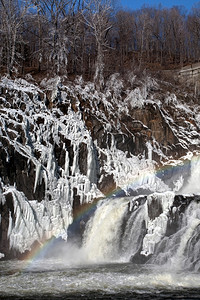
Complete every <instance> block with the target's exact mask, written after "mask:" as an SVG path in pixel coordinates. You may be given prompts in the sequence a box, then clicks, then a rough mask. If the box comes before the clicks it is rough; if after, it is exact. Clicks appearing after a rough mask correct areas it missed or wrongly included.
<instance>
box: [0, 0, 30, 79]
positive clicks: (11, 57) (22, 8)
mask: <svg viewBox="0 0 200 300" xmlns="http://www.w3.org/2000/svg"><path fill="white" fill-rule="evenodd" d="M29 7H30V3H29V1H28V0H27V1H23V4H21V5H19V3H18V1H17V0H0V11H1V34H2V37H3V41H4V46H3V47H4V53H5V63H6V67H7V73H8V74H9V75H10V76H11V75H12V74H13V71H14V67H17V65H18V64H17V63H18V61H19V59H22V57H21V52H20V50H21V47H20V45H22V44H23V34H22V33H23V22H24V17H25V15H26V14H27V12H28V9H29Z"/></svg>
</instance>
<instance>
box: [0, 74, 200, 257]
mask: <svg viewBox="0 0 200 300" xmlns="http://www.w3.org/2000/svg"><path fill="white" fill-rule="evenodd" d="M0 93H1V94H0V116H1V118H0V154H1V156H0V157H1V158H0V253H2V255H1V256H5V257H7V258H9V257H15V256H20V255H21V254H23V253H25V252H26V251H30V250H31V248H32V247H33V245H34V243H36V242H40V243H42V242H43V241H44V240H46V239H50V238H51V237H52V236H56V237H58V236H59V237H60V236H61V237H62V238H63V239H67V231H66V229H67V227H68V226H69V224H71V223H72V220H73V216H74V213H76V211H77V210H78V208H79V207H80V205H86V204H87V203H90V202H92V201H94V199H99V198H102V197H105V196H108V195H110V194H111V193H112V195H114V196H117V195H137V194H140V193H143V194H145V193H150V192H154V191H157V192H163V191H166V190H174V191H180V190H181V188H182V189H183V186H185V185H186V183H187V180H189V179H188V178H189V175H190V173H191V170H192V167H193V165H194V162H193V160H192V159H193V158H195V159H196V158H198V153H199V152H198V151H199V141H200V109H199V107H198V104H197V99H196V98H194V97H193V95H192V93H191V91H190V90H189V89H188V90H187V88H185V89H182V90H181V89H179V88H178V86H176V85H172V84H170V83H168V82H164V81H161V80H158V79H152V78H151V77H149V76H147V75H145V76H143V77H141V78H140V79H138V78H137V77H136V76H135V75H129V80H128V83H127V82H126V83H125V82H124V81H123V80H121V79H120V78H119V75H118V74H114V75H113V76H111V78H110V79H109V80H108V81H107V84H106V86H105V88H104V91H103V92H98V91H97V90H96V89H95V86H94V84H93V83H88V82H87V83H86V82H84V81H83V80H82V78H81V77H80V78H77V79H76V80H75V81H74V82H69V81H68V80H67V79H66V78H59V77H57V78H53V79H48V80H47V79H43V80H42V81H41V82H40V83H36V82H35V81H34V80H33V78H31V76H29V78H27V79H26V80H25V79H15V80H11V79H8V78H6V77H3V78H1V81H0ZM197 161H198V159H196V162H197Z"/></svg>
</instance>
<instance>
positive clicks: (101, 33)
mask: <svg viewBox="0 0 200 300" xmlns="http://www.w3.org/2000/svg"><path fill="white" fill-rule="evenodd" d="M110 13H111V1H110V0H85V9H84V10H83V12H82V15H83V20H84V22H85V24H86V26H87V27H88V29H89V31H90V32H91V34H92V35H93V36H94V37H95V41H96V46H97V57H96V66H95V74H94V82H95V83H96V85H97V87H99V88H100V89H101V88H102V87H103V85H104V74H103V73H104V51H105V49H106V47H108V40H107V35H108V32H109V30H110V29H111V28H112V24H111V22H110Z"/></svg>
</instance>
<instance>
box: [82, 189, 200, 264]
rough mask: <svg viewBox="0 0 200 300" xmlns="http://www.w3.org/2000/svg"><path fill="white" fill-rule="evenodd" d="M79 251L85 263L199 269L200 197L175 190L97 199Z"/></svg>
mask: <svg viewBox="0 0 200 300" xmlns="http://www.w3.org/2000/svg"><path fill="white" fill-rule="evenodd" d="M82 249H83V250H84V253H86V256H87V261H91V262H95V263H101V262H116V261H118V262H129V261H132V262H133V263H140V264H141V263H146V264H148V263H150V264H155V265H159V266H161V265H163V266H165V267H166V268H168V269H169V268H172V269H177V270H179V269H194V270H199V269H200V259H199V258H200V198H199V197H198V196H190V197H189V196H175V194H174V193H173V192H165V193H153V194H151V195H148V196H137V197H126V198H117V199H115V198H110V199H104V200H101V201H99V203H98V205H97V209H96V211H95V213H94V215H93V216H92V217H91V219H90V220H89V221H88V223H87V226H86V229H85V232H84V237H83V245H82Z"/></svg>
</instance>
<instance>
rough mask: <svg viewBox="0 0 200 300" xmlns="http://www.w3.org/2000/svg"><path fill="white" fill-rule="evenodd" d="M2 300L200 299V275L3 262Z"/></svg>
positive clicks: (146, 267) (52, 262) (47, 261)
mask: <svg viewBox="0 0 200 300" xmlns="http://www.w3.org/2000/svg"><path fill="white" fill-rule="evenodd" d="M0 298H1V299H2V298H3V299H200V274H199V273H193V272H191V273H189V272H187V273H186V272H172V271H170V272H169V271H168V270H165V269H162V268H161V267H160V268H159V269H158V267H155V266H153V265H136V264H131V263H107V264H88V265H81V264H79V265H76V264H74V265H70V264H68V263H66V262H64V261H62V259H56V260H55V259H44V260H38V261H35V262H34V263H31V264H30V265H27V262H25V261H18V260H10V261H1V262H0Z"/></svg>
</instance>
